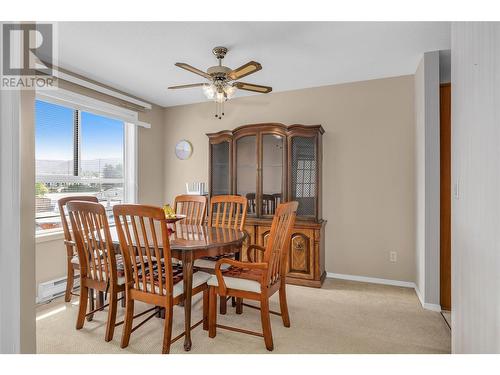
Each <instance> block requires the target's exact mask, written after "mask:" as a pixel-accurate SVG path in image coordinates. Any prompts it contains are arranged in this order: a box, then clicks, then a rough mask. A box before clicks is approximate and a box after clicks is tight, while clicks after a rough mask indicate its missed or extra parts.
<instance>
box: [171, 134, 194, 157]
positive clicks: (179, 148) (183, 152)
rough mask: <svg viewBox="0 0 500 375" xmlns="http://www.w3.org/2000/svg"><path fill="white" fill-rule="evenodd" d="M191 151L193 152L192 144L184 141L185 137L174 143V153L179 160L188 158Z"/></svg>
mask: <svg viewBox="0 0 500 375" xmlns="http://www.w3.org/2000/svg"><path fill="white" fill-rule="evenodd" d="M192 153H193V146H192V145H191V143H190V142H189V141H186V140H185V139H183V140H182V141H179V142H177V144H176V145H175V155H176V156H177V158H179V159H180V160H186V159H189V157H190V156H191V154H192Z"/></svg>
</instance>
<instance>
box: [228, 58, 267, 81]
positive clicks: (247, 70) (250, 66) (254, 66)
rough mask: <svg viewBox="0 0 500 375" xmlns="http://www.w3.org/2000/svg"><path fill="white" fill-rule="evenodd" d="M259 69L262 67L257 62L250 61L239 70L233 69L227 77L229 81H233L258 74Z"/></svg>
mask: <svg viewBox="0 0 500 375" xmlns="http://www.w3.org/2000/svg"><path fill="white" fill-rule="evenodd" d="M261 69H262V65H260V64H259V63H258V62H256V61H250V62H248V63H246V64H245V65H242V66H240V67H239V68H237V69H234V70H233V71H231V72H230V73H229V74H228V76H229V78H230V79H232V80H233V81H235V80H237V79H240V78H243V77H246V76H247V75H249V74H252V73H255V72H258V71H259V70H261Z"/></svg>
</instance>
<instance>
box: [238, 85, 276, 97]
mask: <svg viewBox="0 0 500 375" xmlns="http://www.w3.org/2000/svg"><path fill="white" fill-rule="evenodd" d="M233 86H234V87H236V88H238V89H240V90H247V91H255V92H260V93H262V94H267V93H268V92H271V91H273V88H272V87H269V86H261V85H254V84H253V83H245V82H235V83H233Z"/></svg>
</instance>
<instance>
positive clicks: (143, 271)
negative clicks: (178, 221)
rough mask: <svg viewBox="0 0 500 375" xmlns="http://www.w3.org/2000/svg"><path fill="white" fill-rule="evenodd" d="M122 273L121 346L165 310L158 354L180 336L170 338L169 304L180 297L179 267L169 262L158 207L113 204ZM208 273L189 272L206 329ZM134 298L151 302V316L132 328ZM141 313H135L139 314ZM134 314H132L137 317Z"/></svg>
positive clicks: (166, 230) (161, 212) (181, 286)
mask: <svg viewBox="0 0 500 375" xmlns="http://www.w3.org/2000/svg"><path fill="white" fill-rule="evenodd" d="M113 213H114V216H115V223H116V227H117V232H118V238H119V241H120V250H121V253H122V256H123V264H124V272H125V296H126V303H125V306H126V307H125V319H124V322H125V323H124V325H123V334H122V339H121V347H122V348H125V347H127V346H128V344H129V341H130V335H131V333H132V332H133V331H135V330H136V329H137V328H139V327H140V326H142V325H143V324H144V323H145V322H146V321H148V320H149V319H151V318H152V317H153V316H155V315H157V307H159V308H160V309H165V322H164V328H163V346H162V353H163V354H166V353H169V352H170V345H171V344H172V343H174V342H175V341H177V340H178V339H179V338H181V337H182V336H183V334H180V335H178V336H177V337H175V338H174V339H172V314H173V306H174V305H177V304H179V303H180V302H181V301H182V300H183V299H184V286H183V283H182V268H181V267H179V266H174V265H172V256H171V252H170V242H169V235H168V228H167V223H166V219H165V212H164V211H163V210H162V209H161V208H160V207H154V206H146V205H138V204H121V205H115V206H114V207H113ZM209 278H210V275H209V274H207V273H205V272H201V271H197V272H194V273H193V284H192V285H193V295H194V294H196V293H199V292H203V327H204V328H205V329H207V328H208V286H207V280H208V279H209ZM135 301H140V302H144V303H147V304H150V305H154V307H153V309H150V310H147V311H145V312H144V313H146V312H148V311H152V310H155V312H153V314H152V315H150V316H149V317H148V318H146V319H145V320H143V321H142V322H141V323H139V324H138V325H137V326H136V327H134V328H132V323H133V319H134V316H133V315H134V303H135ZM139 315H141V314H138V315H137V316H139ZM137 316H136V317H137Z"/></svg>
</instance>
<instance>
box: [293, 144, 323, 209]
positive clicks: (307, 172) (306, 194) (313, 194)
mask: <svg viewBox="0 0 500 375" xmlns="http://www.w3.org/2000/svg"><path fill="white" fill-rule="evenodd" d="M291 143H292V144H291V146H292V150H291V154H292V155H291V156H292V160H291V181H290V183H291V186H290V188H291V196H290V200H294V201H297V202H299V208H298V210H297V216H302V217H311V218H313V217H315V216H316V209H317V199H318V197H317V188H318V186H317V184H318V180H317V173H318V164H317V150H316V137H302V136H294V137H292V140H291Z"/></svg>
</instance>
